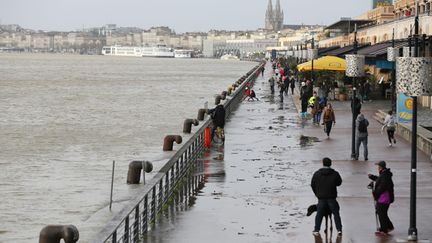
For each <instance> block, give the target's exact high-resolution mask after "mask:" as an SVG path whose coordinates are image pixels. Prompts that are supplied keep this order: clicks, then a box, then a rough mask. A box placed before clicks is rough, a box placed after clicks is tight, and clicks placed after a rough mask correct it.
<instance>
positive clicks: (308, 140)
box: [299, 135, 321, 148]
mask: <svg viewBox="0 0 432 243" xmlns="http://www.w3.org/2000/svg"><path fill="white" fill-rule="evenodd" d="M299 140H300V143H299V144H300V147H301V148H305V147H308V146H313V144H314V143H317V142H321V141H320V140H319V138H317V137H309V136H304V135H300V138H299Z"/></svg>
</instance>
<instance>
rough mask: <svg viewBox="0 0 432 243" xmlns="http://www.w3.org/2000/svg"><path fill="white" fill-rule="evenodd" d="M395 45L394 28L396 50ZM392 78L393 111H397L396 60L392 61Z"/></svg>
mask: <svg viewBox="0 0 432 243" xmlns="http://www.w3.org/2000/svg"><path fill="white" fill-rule="evenodd" d="M394 47H395V30H394V29H393V34H392V48H393V51H394ZM391 80H392V83H391V85H392V87H391V89H392V104H391V110H392V111H393V112H396V100H397V95H396V60H395V61H393V62H392V73H391Z"/></svg>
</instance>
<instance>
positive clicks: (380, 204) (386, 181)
mask: <svg viewBox="0 0 432 243" xmlns="http://www.w3.org/2000/svg"><path fill="white" fill-rule="evenodd" d="M376 165H378V173H379V176H376V175H372V174H369V175H368V177H369V179H371V180H373V181H375V187H374V188H373V191H372V194H373V197H374V200H375V205H376V213H377V214H378V218H379V221H380V226H381V228H380V229H379V231H378V232H376V233H377V234H383V235H386V234H388V233H389V232H390V231H392V230H393V229H394V227H393V223H392V222H391V221H390V218H389V216H388V214H387V213H388V209H389V207H390V204H391V203H393V202H394V184H393V180H392V176H393V174H392V173H391V171H390V169H388V168H387V166H386V162H385V161H380V162H378V163H376Z"/></svg>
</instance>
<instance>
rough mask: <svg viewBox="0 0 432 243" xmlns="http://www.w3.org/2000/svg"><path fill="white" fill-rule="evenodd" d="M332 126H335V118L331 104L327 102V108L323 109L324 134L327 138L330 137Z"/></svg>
mask: <svg viewBox="0 0 432 243" xmlns="http://www.w3.org/2000/svg"><path fill="white" fill-rule="evenodd" d="M333 124H336V117H335V113H334V110H333V107H332V104H331V103H330V102H329V103H327V106H326V107H325V109H324V113H323V125H324V132H325V133H327V138H329V137H330V132H331V129H332V126H333Z"/></svg>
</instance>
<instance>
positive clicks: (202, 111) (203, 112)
mask: <svg viewBox="0 0 432 243" xmlns="http://www.w3.org/2000/svg"><path fill="white" fill-rule="evenodd" d="M207 112H208V109H199V110H198V117H197V119H198V121H204V117H205V115H206V114H207Z"/></svg>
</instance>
